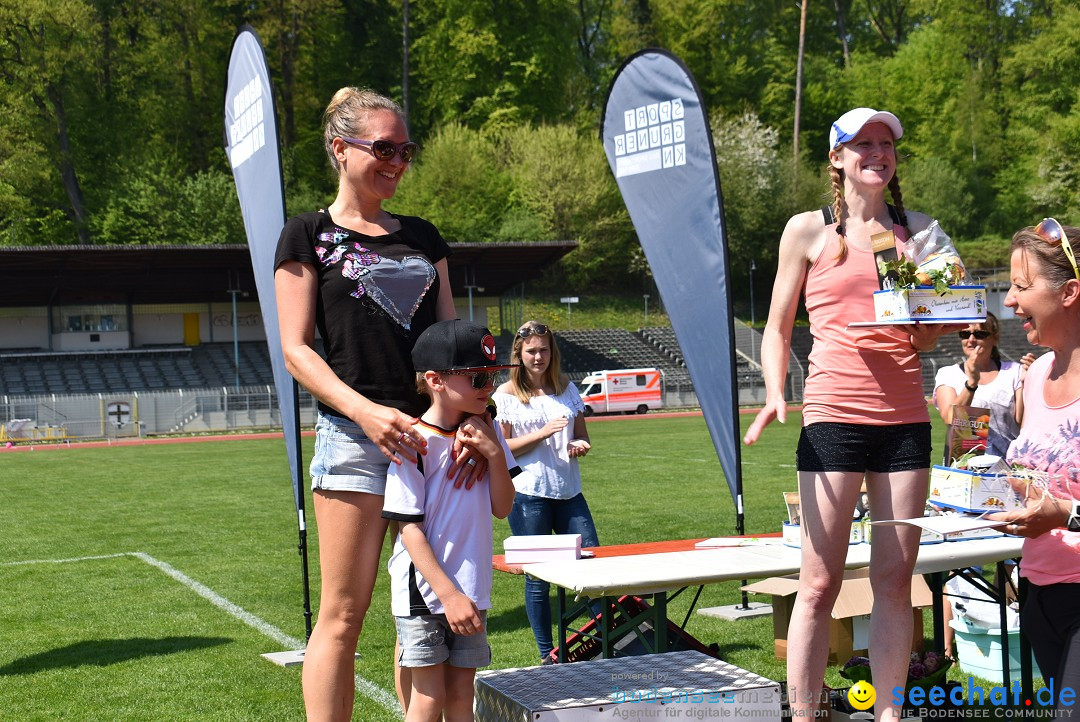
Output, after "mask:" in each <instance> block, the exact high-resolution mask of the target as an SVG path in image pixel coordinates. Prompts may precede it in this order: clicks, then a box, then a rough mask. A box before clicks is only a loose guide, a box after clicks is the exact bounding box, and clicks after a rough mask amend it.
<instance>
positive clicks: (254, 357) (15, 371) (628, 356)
mask: <svg viewBox="0 0 1080 722" xmlns="http://www.w3.org/2000/svg"><path fill="white" fill-rule="evenodd" d="M740 331H744V332H745V333H742V335H740V336H739V337H738V338H739V343H740V346H739V353H738V355H737V360H736V374H737V377H738V380H739V383H740V385H755V384H760V383H761V372H760V369H759V368H758V367H757V366H756V365H755V364H754V363H751V362H750V361H748V359H755V360H756V359H757V358H758V351H759V350H760V341H761V337H760V333H759V332H756V331H755V332H753V341H750V340H749V339H750V338H751V336H750V332H749V330H748V329H745V328H742V327H741V328H740ZM556 336H557V338H558V341H559V349H560V351H561V352H562V365H563V370H564V371H565V372H566V373H567V374H568V375H569V376H570V378H571V379H572V380H574V381H575V382H578V381H580V380H581V379H582V378H584V377H585V375H586V374H588V373H589V372H591V371H597V370H600V369H617V368H659V369H661V370H662V371H663V372H664V378H665V383H666V384H668V385H669V386H670V385H679V386H684V387H688V386H691V382H690V376H689V372H688V371H687V369H686V363H685V360H684V357H683V352H682V348H681V347H680V345H679V342H678V339H677V338H676V337H675V333H674V331H673V330H672V329H671V327H670V326H658V327H657V326H654V327H649V328H643V329H640V330H639V331H637V332H636V333H635V332H631V331H627V330H625V329H610V328H609V329H587V330H575V331H560V332H557V333H556ZM744 337H745V340H744ZM512 338H513V337H512V335H511V334H510V333H508V332H503V333H502V334H501V335H500V338H499V341H498V348H499V349H500V361H502V362H504V363H505V361H506V357H507V356H508V354H509V349H510V346H511V341H512ZM812 343H813V339H812V338H811V336H810V329H809V327H807V326H796V327H795V328H794V329H793V331H792V338H791V351H792V355H793V356H794V357H795V358H796V359H797V360H798V361H799V363H801V364H802V365H803V368H804V369H805V368H807V357H808V355H809V353H810V347H811V345H812ZM317 346H319V347H320V350H321V343H320V342H317ZM999 346H1000V348H1001V353H1002V356H1003V357H1004V358H1005V359H1011V360H1016V359H1019V358H1020V357H1021V356H1023V355H1024V354H1025V353H1027V352H1028V351H1032V350H1034V351H1036V353H1038V352H1039V350H1038V349H1033V347H1032V346H1031V345H1029V344H1028V342H1027V338H1026V334H1025V333H1024V330H1023V327H1022V324H1021V323H1020V322H1019V321H1016V320H1008V321H1002V322H1001V339H1000V342H999ZM238 350H239V361H240V364H239V383H240V385H241V386H263V385H266V386H272V385H273V383H274V379H273V372H272V370H271V365H270V354H269V352H268V350H267V348H266V343H265V342H263V341H248V342H242V343H240V344H239V346H238ZM234 354H235V351H234V346H233V344H232V343H229V342H226V343H206V344H202V345H200V346H195V347H184V346H180V347H154V348H142V349H132V350H127V351H97V352H84V353H48V352H42V351H29V350H18V351H6V352H3V353H0V396H30V395H41V394H85V393H106V392H126V391H149V390H160V389H179V388H183V389H195V388H220V387H222V386H233V385H235V384H236V382H237V371H236V360H235V358H234ZM922 356H923V384H924V391H925V392H926V394H927V395H930V394H932V393H933V381H934V374H935V373H936V371H937V369H938V368H941V367H942V366H944V365H948V364H950V363H956V362H958V361H960V360H961V359H962V358H963V354H962V352H961V351H960V345H959V343H958V341H957V340H956V337H955V336H947V337H946V338H943V339H942V340H941V342H940V343H939V344H938V347H937V348H936V349H935V350H934V351H931V352H928V353H924V354H923V355H922ZM800 389H801V387H800ZM794 395H795V396H798V395H799V394H798V393H795V394H794Z"/></svg>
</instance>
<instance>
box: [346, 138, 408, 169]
mask: <svg viewBox="0 0 1080 722" xmlns="http://www.w3.org/2000/svg"><path fill="white" fill-rule="evenodd" d="M341 139H342V140H343V141H345V142H346V143H351V144H352V145H358V146H360V147H361V148H363V149H364V150H366V151H367V152H368V153H371V155H373V156H374V157H375V158H377V159H378V160H390V159H392V158H393V157H394V156H395V155H400V156H401V160H402V162H403V163H412V162H413V160H415V159H416V154H417V153H419V152H420V146H419V145H417V144H416V143H414V142H412V141H411V140H407V141H405V142H404V143H392V142H391V141H389V140H361V139H359V138H345V137H344V136H343V137H342V138H341Z"/></svg>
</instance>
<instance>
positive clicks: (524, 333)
mask: <svg viewBox="0 0 1080 722" xmlns="http://www.w3.org/2000/svg"><path fill="white" fill-rule="evenodd" d="M547 332H548V327H547V326H545V325H544V324H542V323H538V324H536V325H535V326H525V327H523V328H519V329H518V332H517V335H518V338H528V337H529V336H547Z"/></svg>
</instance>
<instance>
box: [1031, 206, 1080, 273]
mask: <svg viewBox="0 0 1080 722" xmlns="http://www.w3.org/2000/svg"><path fill="white" fill-rule="evenodd" d="M1035 233H1036V235H1038V236H1039V238H1041V239H1043V240H1044V241H1046V242H1047V243H1049V244H1050V245H1052V246H1056V245H1057V244H1059V243H1060V244H1061V250H1063V251H1065V257H1066V258H1068V259H1069V263H1071V264H1072V267H1073V274H1075V275H1076V280H1078V281H1080V268H1077V267H1076V255H1075V254H1073V249H1072V246H1071V245H1069V239H1068V238H1067V237H1066V236H1065V229H1064V228H1062V227H1061V224H1060V223H1058V222H1057V221H1056V220H1054V219H1053V218H1043V219H1042V221H1041V222H1040V223H1039V225H1037V226H1035Z"/></svg>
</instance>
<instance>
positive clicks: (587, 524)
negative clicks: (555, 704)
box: [507, 493, 600, 659]
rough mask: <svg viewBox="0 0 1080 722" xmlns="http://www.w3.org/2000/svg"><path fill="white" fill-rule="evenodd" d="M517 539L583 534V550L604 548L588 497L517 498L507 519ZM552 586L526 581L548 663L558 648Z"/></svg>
mask: <svg viewBox="0 0 1080 722" xmlns="http://www.w3.org/2000/svg"><path fill="white" fill-rule="evenodd" d="M507 521H509V522H510V531H511V532H513V533H514V534H515V535H532V534H552V533H554V534H580V535H581V546H583V547H595V546H600V541H599V540H598V539H597V538H596V525H595V524H593V518H592V512H590V511H589V505H588V503H587V502H586V501H585V495H584V494H578V495H577V496H575V497H572V498H570V499H545V498H544V497H541V496H529V495H528V494H520V493H519V494H515V495H514V508H513V509H511V511H510V516H509V517H507ZM549 588H550V585H549V584H548V583H547V582H545V581H542V580H540V579H534V578H533V577H530V576H527V575H526V577H525V612H526V614H528V615H529V624H530V625H531V626H532V630H533V636H534V637H536V646H537V647H538V648H539V650H540V658H541V659H547V658H548V656H549V655H550V654H551V650H552V649H553V648H554V644H553V642H552V639H551V598H550V596H549Z"/></svg>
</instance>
